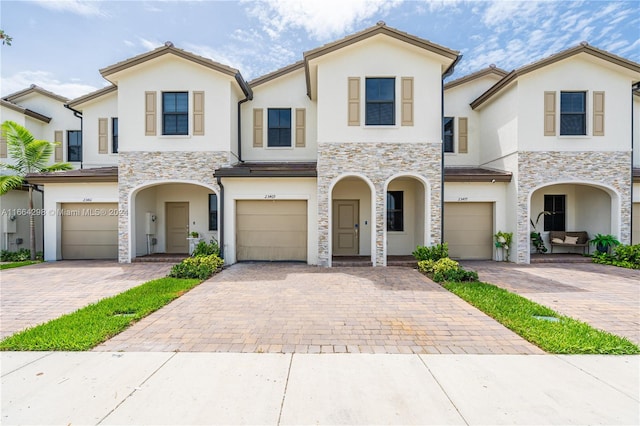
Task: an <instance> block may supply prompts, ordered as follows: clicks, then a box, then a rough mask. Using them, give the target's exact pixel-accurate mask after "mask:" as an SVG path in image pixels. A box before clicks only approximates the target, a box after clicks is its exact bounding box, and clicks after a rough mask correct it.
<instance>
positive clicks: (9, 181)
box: [0, 175, 23, 195]
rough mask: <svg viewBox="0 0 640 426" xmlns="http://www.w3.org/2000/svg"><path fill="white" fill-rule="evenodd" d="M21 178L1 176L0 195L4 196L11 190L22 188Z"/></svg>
mask: <svg viewBox="0 0 640 426" xmlns="http://www.w3.org/2000/svg"><path fill="white" fill-rule="evenodd" d="M22 182H23V180H22V176H16V175H2V176H0V195H4V194H6V193H7V192H9V191H11V190H12V189H19V188H20V187H21V186H22Z"/></svg>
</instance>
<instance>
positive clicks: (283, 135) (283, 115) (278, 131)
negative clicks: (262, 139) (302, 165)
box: [267, 108, 291, 147]
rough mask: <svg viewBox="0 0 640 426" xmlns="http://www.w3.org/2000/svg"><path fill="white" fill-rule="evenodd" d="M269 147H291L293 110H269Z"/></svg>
mask: <svg viewBox="0 0 640 426" xmlns="http://www.w3.org/2000/svg"><path fill="white" fill-rule="evenodd" d="M268 116H269V117H268V125H269V133H268V140H267V146H270V147H290V146H291V108H269V110H268Z"/></svg>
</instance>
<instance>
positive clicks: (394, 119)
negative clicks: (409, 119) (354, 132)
mask: <svg viewBox="0 0 640 426" xmlns="http://www.w3.org/2000/svg"><path fill="white" fill-rule="evenodd" d="M372 80H391V81H393V99H392V100H391V101H389V100H375V101H373V100H372V101H370V100H369V98H368V96H367V92H368V91H367V86H368V83H369V81H372ZM397 84H398V82H397V78H396V77H365V79H364V125H365V127H396V126H397V125H398V120H397V117H396V115H397V112H398V111H397V103H398V102H397V101H398V96H397V92H398V88H397ZM369 104H391V106H392V111H393V113H392V114H391V119H392V122H391V123H373V124H372V123H369V114H368V111H369Z"/></svg>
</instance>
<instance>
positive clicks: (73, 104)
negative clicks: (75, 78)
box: [68, 84, 118, 108]
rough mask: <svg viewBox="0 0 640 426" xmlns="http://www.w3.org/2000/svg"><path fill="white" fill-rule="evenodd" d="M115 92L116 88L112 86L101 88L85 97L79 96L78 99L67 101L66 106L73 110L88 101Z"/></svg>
mask: <svg viewBox="0 0 640 426" xmlns="http://www.w3.org/2000/svg"><path fill="white" fill-rule="evenodd" d="M117 91H118V86H116V85H115V84H113V85H111V86H106V87H103V88H102V89H98V90H96V91H95V92H91V93H87V94H86V95H84V96H80V97H79V98H75V99H73V100H71V101H69V104H68V105H69V106H70V107H72V108H75V107H77V106H78V105H81V104H84V103H87V102H89V101H93V100H94V99H98V98H100V97H102V96H105V95H108V94H109V93H113V92H117Z"/></svg>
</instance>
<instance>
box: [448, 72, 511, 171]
mask: <svg viewBox="0 0 640 426" xmlns="http://www.w3.org/2000/svg"><path fill="white" fill-rule="evenodd" d="M498 80H499V78H498V76H496V75H487V76H484V77H481V78H477V79H475V80H473V81H470V82H468V83H465V84H462V85H460V86H455V87H453V88H451V89H446V90H445V92H444V116H445V117H455V120H454V128H453V132H454V152H452V153H445V156H444V163H445V166H477V165H479V164H480V151H481V146H480V143H481V140H480V121H479V113H478V112H476V111H474V110H473V109H471V106H469V104H470V103H471V102H473V101H474V100H475V99H476V98H477V97H478V96H480V95H481V94H482V93H484V92H485V91H486V90H487V89H489V88H490V87H491V86H493V85H494V84H495V83H496V82H497V81H498ZM460 117H467V119H468V120H467V140H468V152H467V153H466V154H461V153H459V152H458V140H459V139H458V138H459V135H460V133H459V132H460V127H459V124H458V118H460Z"/></svg>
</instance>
